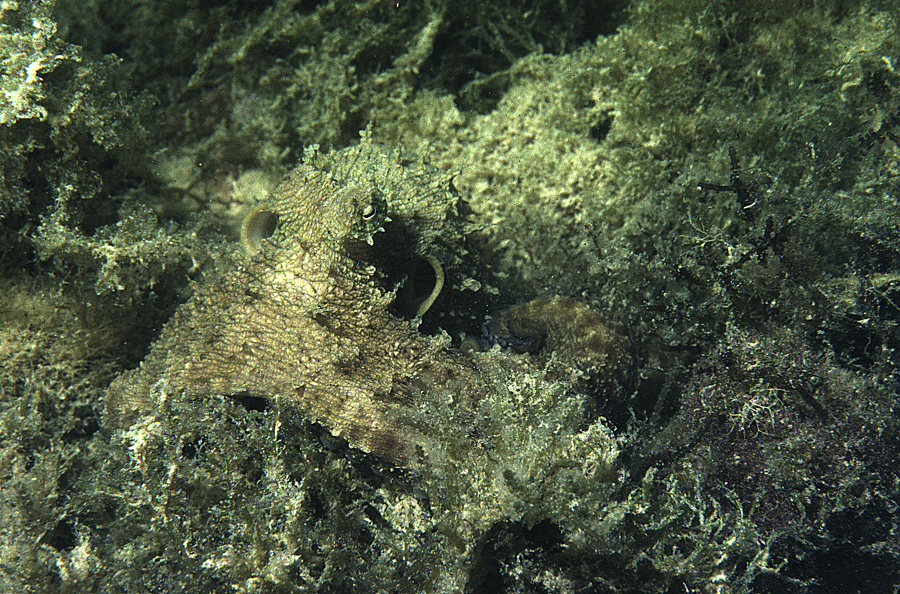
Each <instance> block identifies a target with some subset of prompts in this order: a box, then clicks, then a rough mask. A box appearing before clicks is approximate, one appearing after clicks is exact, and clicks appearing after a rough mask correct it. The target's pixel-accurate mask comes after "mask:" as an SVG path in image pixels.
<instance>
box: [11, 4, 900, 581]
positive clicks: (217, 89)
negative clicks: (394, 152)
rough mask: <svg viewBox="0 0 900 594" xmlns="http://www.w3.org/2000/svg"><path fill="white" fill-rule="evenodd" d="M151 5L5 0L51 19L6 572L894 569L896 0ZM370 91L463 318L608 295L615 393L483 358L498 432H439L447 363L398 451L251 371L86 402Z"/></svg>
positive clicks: (31, 135) (487, 425) (31, 144)
mask: <svg viewBox="0 0 900 594" xmlns="http://www.w3.org/2000/svg"><path fill="white" fill-rule="evenodd" d="M182 5H183V3H158V4H156V5H154V6H150V5H142V4H140V3H132V4H129V5H128V7H127V9H125V10H121V11H111V10H110V9H109V6H107V5H105V4H104V3H97V4H96V5H92V6H94V9H92V10H79V9H78V7H77V6H76V5H75V4H74V3H64V2H61V3H57V4H56V6H55V7H54V6H53V5H52V4H50V3H40V4H32V3H26V2H19V3H5V4H4V12H3V15H4V19H5V20H4V26H5V27H6V28H5V29H4V32H5V34H8V35H12V36H13V37H15V36H16V35H18V36H19V37H18V39H19V40H20V41H22V39H23V37H22V36H26V37H27V36H28V35H29V27H30V26H32V25H30V24H29V23H33V22H35V21H33V20H32V18H33V17H36V18H37V19H38V20H37V22H39V23H43V24H42V25H41V27H40V33H39V36H38V37H39V38H40V40H41V41H40V43H43V44H44V45H38V46H35V47H34V48H32V49H30V50H29V51H28V52H25V53H21V56H20V53H16V54H15V55H16V56H20V57H22V59H23V60H24V59H25V58H26V57H27V56H32V55H33V56H34V57H35V59H40V58H41V56H42V55H43V54H44V53H48V52H52V56H49V53H48V56H49V57H48V58H47V59H48V60H51V61H50V62H48V64H52V65H55V66H54V67H53V68H52V69H51V67H50V66H48V67H47V68H42V69H40V70H38V71H37V73H38V75H39V78H40V81H37V80H31V81H30V82H29V84H30V85H31V86H29V87H27V97H28V98H27V100H26V101H25V102H24V103H22V102H20V103H16V104H15V106H13V104H12V103H9V104H4V105H7V106H8V108H7V109H6V111H5V112H4V113H6V114H9V115H7V119H6V120H4V121H5V122H6V123H4V124H3V127H2V131H3V132H2V133H3V140H4V143H5V144H6V146H7V147H8V148H9V149H10V150H8V151H4V157H3V158H2V163H0V167H2V173H3V184H4V191H3V202H2V204H0V212H2V213H4V214H5V218H4V219H3V221H2V222H3V234H2V241H3V242H4V254H5V256H4V260H3V262H4V272H5V273H6V275H7V277H8V278H10V279H12V280H11V281H10V282H9V283H8V284H5V285H4V287H3V300H2V301H3V303H4V304H5V305H4V309H3V310H2V311H3V316H2V320H3V326H2V332H3V338H2V345H3V349H2V350H0V353H2V361H0V365H2V389H0V393H2V400H0V417H2V427H3V432H2V442H0V443H2V460H3V466H2V473H0V474H2V480H3V483H2V504H0V506H2V507H0V510H2V511H0V518H2V519H0V525H2V526H3V528H4V530H3V537H2V538H3V546H2V549H0V551H2V558H0V583H2V584H3V586H4V587H5V588H8V589H11V590H12V589H16V590H17V591H56V590H68V591H75V592H77V591H90V590H106V591H111V592H130V591H148V590H156V591H166V592H175V591H183V590H187V589H191V590H193V591H210V592H212V591H225V590H238V591H248V592H249V591H272V592H278V591H298V590H299V591H305V590H315V589H319V590H327V591H426V590H427V589H429V588H431V589H432V590H433V591H460V590H465V589H468V590H469V591H506V592H525V591H535V590H543V591H553V592H568V591H580V590H585V589H591V588H592V589H594V590H595V591H609V592H629V591H658V592H665V591H673V590H696V591H718V592H752V591H764V590H772V589H775V588H778V589H780V590H782V591H787V592H793V591H798V592H799V591H803V590H804V588H807V587H812V586H813V585H816V587H819V588H821V589H823V591H824V590H827V589H828V588H832V589H834V588H835V587H837V586H836V584H840V585H841V587H844V588H853V587H856V588H857V589H859V588H862V587H863V584H864V586H865V587H866V588H867V590H868V591H872V592H880V591H885V592H886V591H890V590H889V588H890V584H891V583H892V580H893V581H894V582H895V581H896V576H897V570H896V562H895V559H896V555H897V552H898V547H900V543H898V542H897V539H896V533H897V531H896V525H897V522H898V517H897V512H896V506H895V505H894V502H895V501H896V497H897V491H896V489H897V487H896V485H897V482H896V479H897V477H896V470H895V469H894V467H895V464H894V460H895V459H896V455H897V445H896V444H897V433H896V420H895V419H896V414H895V412H894V411H895V408H896V404H897V403H896V394H897V376H896V367H897V355H896V352H897V348H898V345H897V339H896V324H897V319H898V315H897V312H898V302H900V301H898V299H900V298H898V291H900V288H898V280H897V279H898V278H900V276H898V275H900V271H898V270H897V262H898V261H900V258H898V251H900V237H898V234H897V229H898V214H897V208H896V199H895V198H896V193H897V168H898V167H897V162H898V161H897V151H898V146H897V143H896V137H897V134H898V133H897V130H896V128H897V122H896V117H897V116H896V114H897V110H898V98H897V89H898V86H900V81H898V75H897V73H896V68H897V60H898V48H897V43H896V41H895V39H896V37H897V35H896V28H897V18H898V15H897V13H896V8H893V7H892V5H891V4H890V3H867V4H864V5H862V6H860V5H858V4H842V3H840V2H832V3H820V4H815V5H809V4H807V3H784V2H756V3H753V5H752V7H750V6H747V5H746V4H745V3H736V2H699V1H698V2H690V3H685V2H650V1H648V2H639V3H633V4H632V6H630V8H629V10H628V11H627V12H623V13H620V14H618V16H611V17H609V18H608V19H607V22H608V23H609V24H608V30H604V31H596V30H589V31H587V32H586V31H585V28H584V27H583V26H582V27H581V28H579V26H578V25H577V24H576V23H568V22H567V21H566V19H565V17H564V15H561V14H554V13H553V11H552V9H550V8H548V6H549V4H546V3H540V2H537V3H534V4H533V5H530V9H526V10H519V9H517V8H512V7H508V9H507V8H504V7H503V6H502V5H497V4H496V3H494V4H493V5H492V6H491V7H489V8H488V7H483V8H480V9H479V10H480V11H481V12H480V16H479V17H478V18H477V19H476V20H475V21H474V22H475V23H478V24H476V25H475V26H472V27H471V28H469V29H467V28H466V25H465V21H464V20H462V19H460V18H459V16H458V10H459V6H457V5H454V4H452V3H447V4H444V3H438V2H434V3H427V4H424V5H416V4H406V3H403V4H402V6H401V7H399V8H397V9H394V8H392V7H394V3H377V2H370V3H361V4H357V3H344V2H325V3H320V4H317V5H310V4H308V3H299V2H281V3H277V4H275V5H273V6H271V7H268V8H266V7H258V8H254V7H249V8H246V9H243V11H241V10H237V9H235V10H232V11H231V12H229V9H228V8H227V7H224V6H223V7H201V6H188V7H185V6H182ZM54 8H55V12H54ZM473 10H474V9H473ZM114 13H115V14H114ZM602 14H604V15H607V14H610V13H608V12H603V13H602ZM11 15H14V16H15V17H16V18H11ZM491 15H493V16H498V15H499V16H501V17H503V19H504V20H503V21H502V26H498V27H497V28H496V30H491V29H490V28H489V27H488V23H490V22H496V21H492V18H489V17H490V16H491ZM577 18H578V16H577V15H575V16H573V19H577ZM54 20H56V21H58V22H56V32H55V33H54V32H53V27H52V25H53V21H54ZM210 23H214V24H215V25H211V24H210ZM220 23H221V26H220V25H219V24H220ZM616 27H618V29H616ZM88 31H90V32H92V33H94V34H93V35H88V34H87V32H88ZM137 31H140V34H139V35H138V34H136V32H137ZM579 32H580V33H579ZM32 33H33V32H32ZM551 33H552V35H551ZM598 33H602V34H601V35H599V36H597V35H598ZM579 35H582V36H581V37H579ZM567 36H568V37H567ZM32 37H33V35H32ZM456 38H459V39H461V40H464V42H459V44H456V43H455V42H454V39H456ZM472 40H475V41H476V42H473V41H472ZM478 40H481V41H480V43H479V42H477V41H478ZM464 43H467V44H468V46H465V45H464ZM77 46H81V49H80V50H79V49H78V47H77ZM163 48H166V49H165V51H163ZM547 51H552V52H554V53H545V52H547ZM35 52H36V53H35ZM104 52H112V53H115V54H117V55H118V57H104V56H103V54H104ZM165 52H173V53H172V55H166V53H165ZM56 56H61V57H60V58H56ZM17 59H18V58H17ZM79 60H80V61H79ZM26 62H28V64H31V63H33V60H32V61H28V60H25V61H24V62H16V63H17V64H19V65H20V66H21V67H16V68H12V67H10V68H9V69H6V70H4V79H3V80H4V81H11V83H10V84H12V82H15V83H16V84H19V83H20V82H21V81H22V80H28V76H27V72H28V69H27V65H28V64H26ZM121 73H128V76H123V75H121ZM23 77H24V78H23ZM16 81H18V82H16ZM114 83H115V84H114ZM17 88H21V85H20V86H19V87H17ZM111 91H112V92H115V93H119V94H118V95H115V99H114V100H110V97H111V96H113V93H112V92H111ZM148 97H149V98H152V100H149V99H148ZM9 106H13V107H11V108H10V107H9ZM148 117H149V120H150V121H152V122H154V125H153V129H154V134H151V135H150V136H149V137H148V136H147V134H146V133H145V127H146V125H147V124H146V122H147V121H148ZM367 125H370V126H371V128H370V129H371V135H372V137H373V138H374V139H375V140H378V141H380V142H384V143H389V144H397V145H400V146H402V147H404V148H406V149H409V150H412V151H414V152H417V153H419V154H421V155H423V156H425V157H427V158H428V159H429V160H430V161H431V162H432V163H433V164H436V165H437V166H439V167H441V168H444V169H447V170H455V171H458V172H459V173H458V175H457V177H456V178H455V181H454V184H455V186H456V187H457V189H459V190H460V191H461V192H462V193H463V194H464V195H466V196H468V200H469V202H468V204H469V207H470V208H471V211H472V212H471V217H472V221H473V223H474V225H475V227H476V229H477V231H476V232H475V233H474V234H473V236H472V237H471V238H470V239H471V241H472V243H471V244H467V245H466V246H465V248H464V250H461V257H464V258H466V259H467V261H468V262H469V263H470V265H471V266H472V267H473V268H479V267H480V268H481V269H482V270H483V271H484V272H485V274H486V276H485V277H484V278H485V280H484V281H483V282H484V284H485V287H482V288H481V289H480V290H479V289H476V288H475V286H474V285H472V286H471V287H469V288H468V289H461V290H464V291H469V292H470V293H471V294H472V296H473V297H472V303H473V304H476V305H475V306H473V309H472V311H471V312H468V315H470V316H471V318H472V320H476V321H477V320H481V319H483V318H484V316H485V315H489V314H492V313H496V311H493V310H490V309H488V308H487V307H486V305H485V303H498V302H506V303H513V302H518V301H524V300H527V299H529V298H532V297H535V296H541V295H544V294H551V293H561V294H564V295H571V296H577V297H579V298H582V299H587V300H589V301H592V302H594V303H595V304H598V305H601V306H603V307H604V309H607V310H608V311H609V312H610V313H611V315H612V316H613V317H614V319H615V320H616V321H617V322H619V323H620V324H621V325H622V326H623V327H624V328H626V329H627V331H628V333H629V335H631V336H632V337H633V340H634V350H635V358H636V360H637V361H638V363H639V364H638V368H637V370H636V372H635V376H636V377H635V380H634V385H633V386H631V390H630V392H629V395H628V397H627V398H625V399H621V400H617V401H606V400H604V399H603V398H602V397H601V396H599V395H596V394H590V393H584V392H583V391H579V390H577V389H575V388H573V387H572V386H568V385H565V384H560V383H559V382H554V381H551V380H548V379H547V378H546V377H543V376H541V375H540V374H524V373H520V372H517V371H516V370H515V369H505V368H503V367H502V366H499V364H498V363H497V362H496V361H494V360H493V359H492V358H491V355H490V354H489V353H488V354H483V355H481V356H482V357H483V362H482V365H483V367H484V369H483V371H484V373H485V374H487V375H488V376H489V377H491V378H492V379H493V381H494V384H493V385H495V386H496V390H495V391H494V392H493V393H492V394H491V395H490V396H489V398H490V399H491V406H490V407H488V408H487V410H489V411H490V414H489V415H487V416H486V418H485V419H483V427H484V433H485V435H484V436H483V438H484V440H485V443H486V444H490V445H491V447H492V448H493V451H495V452H496V453H495V455H494V456H493V457H488V458H487V460H484V459H473V458H472V451H471V450H470V449H467V448H466V444H467V443H468V441H467V440H463V439H461V438H459V437H458V436H454V434H453V428H454V427H455V424H454V420H453V418H452V416H448V415H449V412H448V410H449V409H448V408H447V407H442V406H440V403H441V402H442V401H446V400H447V399H452V398H454V397H455V396H454V394H453V389H452V386H450V387H447V388H445V389H444V390H442V391H440V393H437V394H434V395H433V402H434V405H433V406H432V407H431V408H426V409H423V410H422V411H421V414H422V418H421V420H420V422H421V423H422V426H423V427H428V428H429V430H431V431H434V432H435V434H437V435H440V436H441V437H442V438H443V440H444V441H443V443H445V444H446V448H447V451H446V457H445V458H444V460H443V461H442V463H440V464H435V465H434V466H433V467H432V468H431V469H430V470H429V471H428V472H426V473H424V474H423V475H422V476H405V475H400V476H398V475H397V474H396V473H394V472H392V471H391V470H390V469H386V468H384V467H383V466H381V465H379V463H378V462H377V461H373V460H368V459H365V458H361V457H360V456H359V455H358V454H354V453H353V452H345V451H341V450H340V449H337V450H331V449H329V448H328V447H325V446H323V444H322V443H321V441H322V440H321V436H320V435H319V434H318V433H317V431H316V428H315V427H311V426H309V425H307V424H305V423H304V421H303V420H302V419H297V418H293V417H291V416H290V415H289V414H288V413H285V412H283V411H282V410H281V409H280V408H279V407H278V406H277V403H265V402H261V401H258V400H254V399H252V398H250V397H245V396H240V397H237V398H235V399H222V400H215V401H210V402H205V403H201V404H200V405H199V406H194V407H190V408H188V407H185V406H183V405H179V404H178V403H177V400H176V399H166V398H162V397H161V398H159V399H158V401H159V402H161V403H162V406H163V408H161V409H160V410H159V411H158V414H157V415H156V416H155V417H152V418H147V419H145V421H144V422H143V423H142V424H139V425H137V426H133V427H132V428H131V429H130V430H129V431H127V432H109V431H106V430H105V429H101V428H100V427H99V424H98V420H97V419H98V416H97V413H96V411H98V410H99V409H100V408H101V405H102V400H103V394H104V391H105V387H106V385H107V384H108V383H109V381H110V380H111V378H112V377H113V375H114V374H115V373H116V372H118V371H120V370H121V369H124V368H128V367H131V366H133V365H134V364H135V363H136V362H137V361H139V360H140V359H141V358H142V354H143V351H144V350H145V349H146V348H147V345H148V344H149V342H150V341H152V340H153V338H154V331H155V330H154V329H155V328H158V326H159V325H160V324H161V323H162V322H163V321H164V320H165V319H166V317H167V316H168V315H169V313H170V312H171V310H172V308H173V307H174V305H173V302H174V301H177V300H179V299H183V298H184V297H185V294H186V292H187V290H186V288H185V285H186V282H187V278H189V277H196V276H197V275H206V274H212V270H213V269H214V268H215V267H216V266H217V265H219V264H217V262H216V260H217V259H218V260H222V259H227V256H228V253H229V250H232V249H236V246H234V245H233V244H231V243H226V242H225V238H230V239H232V240H233V239H235V238H236V237H237V227H236V225H235V221H237V220H239V219H240V216H241V214H242V212H243V211H242V210H241V209H242V208H244V206H245V205H248V204H250V203H251V202H252V199H258V198H259V196H260V194H262V193H264V192H265V191H266V188H269V189H271V185H267V184H271V182H270V181H268V180H272V179H276V178H277V176H278V175H279V174H280V173H281V172H283V171H284V170H285V169H287V168H289V167H291V166H293V164H294V163H295V162H296V160H297V159H298V157H299V155H300V153H301V152H302V150H303V147H305V146H306V145H309V144H312V143H321V144H323V145H333V146H335V147H340V146H344V145H346V144H349V143H352V142H355V141H356V139H357V138H358V136H357V134H358V131H359V130H360V129H362V128H365V127H366V126H367ZM731 150H733V152H734V154H735V156H736V164H735V163H734V162H733V161H732V159H731V157H730V155H729V152H730V151H731ZM251 173H253V176H250V174H251ZM251 178H252V180H256V181H253V182H252V183H251V182H250V181H248V182H247V183H246V185H242V183H241V182H242V180H248V179H251ZM701 185H702V187H701ZM736 188H746V193H744V194H743V196H744V197H750V198H751V200H750V201H749V202H748V203H747V204H744V203H743V202H742V195H740V194H739V193H738V192H737V191H735V190H736ZM742 191H743V190H742ZM750 203H753V204H752V206H750V207H749V208H746V209H745V208H744V206H748V205H749V204H750ZM451 247H452V246H451ZM463 251H464V252H465V253H464V254H463V253H462V252H463ZM13 270H19V273H18V274H16V275H13V274H11V271H13ZM449 282H453V279H450V281H449ZM487 287H492V288H494V289H496V292H497V296H495V297H492V298H491V299H483V300H482V299H481V293H483V292H484V291H486V290H487ZM97 293H99V294H100V295H99V296H98V295H97ZM454 307H457V308H459V307H460V306H458V305H456V304H454ZM135 317H137V318H141V321H140V323H138V324H135V323H134V320H133V318H135ZM435 324H436V325H439V322H435ZM473 324H474V325H475V327H476V328H477V323H476V322H473ZM123 345H125V346H127V348H128V352H127V353H126V354H124V355H121V354H118V353H119V352H120V349H121V348H122V346H123ZM155 389H156V390H158V391H159V393H160V394H159V395H160V396H162V395H164V394H165V390H166V387H165V386H157V387H156V388H155ZM837 559H840V560H842V561H841V563H843V564H844V568H845V569H846V570H847V571H845V572H844V575H843V578H842V579H844V580H845V581H844V582H839V581H837V580H838V577H837V576H836V575H835V574H833V573H830V572H829V571H827V570H826V567H828V566H830V565H831V564H833V563H834V562H835V560H837ZM853 566H866V567H869V568H871V572H870V575H869V576H868V578H863V577H862V576H859V575H857V574H854V573H853V572H852V571H849V569H850V568H852V567H853ZM853 580H856V581H853ZM851 582H852V583H851ZM848 583H849V584H850V585H849V586H848V585H847V584H848Z"/></svg>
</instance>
